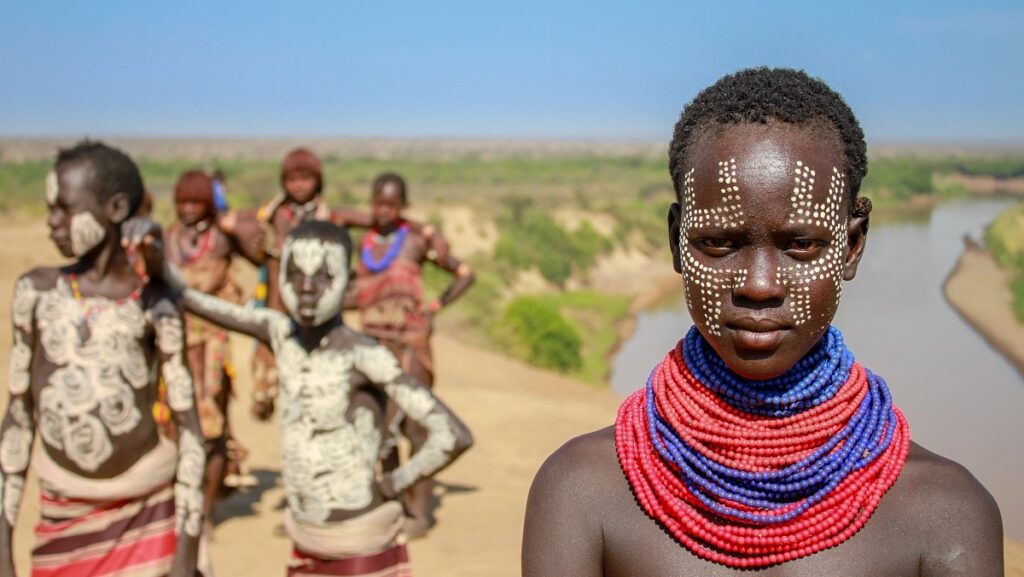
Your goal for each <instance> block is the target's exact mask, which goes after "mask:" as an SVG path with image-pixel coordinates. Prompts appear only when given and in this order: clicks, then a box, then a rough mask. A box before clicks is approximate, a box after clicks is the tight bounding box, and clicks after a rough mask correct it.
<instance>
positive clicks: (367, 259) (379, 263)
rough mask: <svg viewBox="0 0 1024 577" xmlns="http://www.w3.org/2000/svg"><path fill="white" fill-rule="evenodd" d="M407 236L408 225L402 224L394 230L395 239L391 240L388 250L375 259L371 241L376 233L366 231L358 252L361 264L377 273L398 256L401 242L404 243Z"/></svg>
mask: <svg viewBox="0 0 1024 577" xmlns="http://www.w3.org/2000/svg"><path fill="white" fill-rule="evenodd" d="M407 236H409V225H407V224H403V225H401V226H400V227H398V230H397V231H395V239H394V240H393V241H391V245H390V246H388V250H387V251H386V252H385V253H384V254H383V256H381V258H380V260H375V259H374V258H373V241H374V239H375V238H376V237H377V233H376V232H375V231H371V232H369V233H367V234H366V237H365V238H364V239H363V246H362V250H361V252H360V255H361V257H362V260H363V266H365V267H366V270H368V271H370V272H371V273H373V274H377V273H379V272H381V271H384V270H386V269H387V268H388V267H389V266H391V263H393V262H394V261H395V259H396V258H398V253H399V252H400V251H401V250H402V244H404V243H405V238H406V237H407Z"/></svg>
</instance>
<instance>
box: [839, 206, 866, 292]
mask: <svg viewBox="0 0 1024 577" xmlns="http://www.w3.org/2000/svg"><path fill="white" fill-rule="evenodd" d="M870 218H871V217H869V216H855V217H852V218H850V219H849V220H848V221H847V223H846V246H847V251H848V252H847V253H846V261H845V262H844V263H843V280H853V277H855V276H857V266H858V265H859V264H860V259H861V257H862V256H864V245H866V244H867V242H868V221H869V219H870Z"/></svg>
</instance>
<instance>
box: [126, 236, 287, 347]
mask: <svg viewBox="0 0 1024 577" xmlns="http://www.w3.org/2000/svg"><path fill="white" fill-rule="evenodd" d="M121 237H122V239H123V241H122V242H123V243H124V245H125V247H126V248H127V250H128V251H129V252H134V253H138V254H139V255H140V256H141V258H142V261H143V262H144V263H145V268H146V271H147V272H148V273H149V274H150V276H151V277H152V278H154V279H160V280H162V281H163V282H165V283H167V285H168V286H170V287H171V288H173V289H174V290H175V291H177V292H179V293H181V295H182V303H183V304H184V306H185V309H186V310H188V312H190V313H194V314H196V315H198V316H200V317H202V318H204V319H206V320H208V321H210V322H212V323H214V324H216V325H219V326H222V327H224V328H226V329H228V330H229V331H235V332H239V333H242V334H244V335H248V336H251V337H253V338H255V339H259V340H261V341H263V342H268V341H269V340H270V323H271V322H273V321H274V320H275V319H277V318H280V317H283V316H284V315H282V314H281V313H278V312H277V311H273V310H269V309H255V308H251V307H246V306H242V305H239V304H236V303H232V302H228V301H225V300H223V299H219V298H217V297H215V296H212V295H208V294H205V293H202V292H199V291H197V290H195V289H191V288H188V286H186V285H185V281H184V280H183V279H182V276H181V272H180V271H179V270H178V269H177V267H175V266H174V265H173V264H171V262H170V261H169V260H168V259H167V257H166V255H165V254H164V250H163V235H162V232H161V230H160V225H158V224H156V223H155V222H154V221H152V220H150V219H146V218H133V219H130V220H128V221H127V222H125V223H124V224H123V225H122V227H121Z"/></svg>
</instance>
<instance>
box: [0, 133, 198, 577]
mask: <svg viewBox="0 0 1024 577" xmlns="http://www.w3.org/2000/svg"><path fill="white" fill-rule="evenodd" d="M142 198H143V185H142V177H141V176H140V174H139V171H138V168H137V167H136V166H135V164H134V163H133V162H132V161H131V159H130V158H128V156H126V155H125V154H124V153H122V152H120V151H118V150H115V149H112V148H109V147H107V146H105V145H103V144H101V143H98V142H88V141H85V142H82V143H80V144H78V145H77V146H75V147H73V148H71V149H67V150H62V151H60V153H59V155H58V157H57V162H56V165H55V168H54V172H51V173H50V175H49V176H48V177H47V179H46V202H47V205H48V207H49V211H50V212H49V217H48V219H47V224H48V226H49V227H50V237H51V238H52V239H53V241H54V243H55V244H56V245H57V248H58V249H59V250H60V252H61V253H62V254H63V255H64V256H65V257H67V258H69V259H74V262H73V263H72V264H69V265H67V266H64V267H59V268H58V267H50V268H37V269H34V270H32V271H29V272H28V273H26V274H24V275H22V277H21V278H20V279H18V282H17V285H16V286H15V289H14V299H13V301H14V302H13V307H12V308H13V310H12V315H11V316H12V320H13V323H14V346H13V349H12V351H11V361H10V377H9V378H10V380H9V382H8V390H9V394H10V403H9V404H8V410H7V415H6V417H5V418H4V420H3V424H2V425H0V431H2V433H0V471H2V473H0V495H2V503H3V513H4V514H3V516H2V517H0V576H3V577H8V576H12V575H14V564H13V557H12V552H11V534H12V530H13V527H14V524H15V519H16V517H17V514H18V509H19V506H20V501H21V493H22V489H23V487H24V483H25V477H26V475H27V470H28V466H29V463H30V460H31V457H32V456H33V455H32V444H33V440H34V438H35V434H36V432H37V431H38V432H39V433H40V436H41V437H42V443H41V447H40V449H41V450H39V451H37V452H36V454H35V455H34V463H33V465H34V468H35V471H36V473H37V475H38V477H39V481H40V486H41V491H40V492H41V501H42V504H41V507H40V513H41V521H40V523H39V525H38V527H37V530H36V535H37V538H36V543H35V548H34V550H33V552H32V569H33V575H36V576H40V577H42V576H45V577H59V576H78V575H94V576H95V575H100V576H102V575H129V574H130V575H133V576H137V577H146V576H150V575H152V576H154V577H156V576H161V577H162V576H165V575H168V572H170V575H173V576H179V577H185V576H187V577H192V576H193V575H194V574H195V567H196V560H197V555H198V537H199V534H200V530H201V527H202V512H203V496H202V493H201V492H200V490H199V489H200V483H201V482H202V474H203V466H204V453H203V448H202V435H201V433H200V426H199V418H198V415H197V413H196V407H195V401H194V395H193V388H192V381H191V377H190V376H189V373H188V370H187V369H186V368H185V365H184V361H183V355H184V341H183V338H182V335H183V332H182V317H181V313H180V311H179V310H178V309H177V306H176V303H175V301H174V299H173V297H174V292H173V291H172V290H170V289H169V287H167V286H166V285H164V284H163V283H160V282H150V283H147V282H146V281H145V279H143V278H140V277H139V275H138V274H137V272H136V270H135V269H134V267H133V265H132V263H130V262H129V258H128V255H127V253H126V251H125V249H124V248H123V247H122V245H121V225H122V223H123V222H124V221H125V220H126V219H127V218H128V217H129V216H131V215H132V214H133V213H135V211H136V210H137V209H138V207H139V205H140V203H141V201H142ZM157 365H159V374H160V375H162V376H163V378H164V380H165V381H166V382H167V385H168V396H169V399H168V400H169V405H170V408H171V410H172V411H173V413H174V420H175V424H176V426H177V428H178V431H179V437H178V447H177V449H176V448H175V446H174V445H173V444H172V443H171V442H170V441H167V440H166V439H163V438H161V437H160V435H159V434H158V433H157V427H156V423H155V420H154V418H153V413H152V410H151V408H152V405H153V401H154V399H155V398H156V375H157V371H156V370H155V369H156V368H157Z"/></svg>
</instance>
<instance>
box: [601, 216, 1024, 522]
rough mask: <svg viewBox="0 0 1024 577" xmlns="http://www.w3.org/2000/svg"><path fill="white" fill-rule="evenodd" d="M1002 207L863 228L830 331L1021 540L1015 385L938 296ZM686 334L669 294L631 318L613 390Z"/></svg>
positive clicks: (1023, 426) (1020, 405)
mask: <svg viewBox="0 0 1024 577" xmlns="http://www.w3.org/2000/svg"><path fill="white" fill-rule="evenodd" d="M1012 203H1013V201H1007V200H1000V199H984V200H978V199H972V200H962V201H953V202H947V203H944V204H941V205H939V206H938V207H936V208H935V209H934V210H933V211H932V212H931V214H930V216H929V217H928V218H927V219H926V220H923V221H913V222H896V223H885V224H880V225H878V226H875V227H873V228H872V229H871V231H870V233H869V234H868V244H867V249H866V253H865V255H864V258H863V260H862V261H861V264H860V268H859V270H858V273H857V278H856V279H855V280H853V281H852V282H849V283H847V284H846V286H845V287H844V289H843V301H842V304H841V305H840V308H839V313H838V314H837V315H836V319H835V321H834V324H835V325H836V326H838V327H839V328H840V329H841V330H842V331H843V335H844V336H845V337H846V342H847V344H848V346H849V347H850V349H851V350H852V351H853V352H854V354H855V355H856V357H857V360H859V361H860V362H861V363H863V364H864V365H865V366H867V367H869V368H870V369H871V370H872V371H874V372H875V373H877V374H879V375H882V376H883V377H885V379H886V381H887V382H888V383H889V386H890V388H891V389H892V392H893V397H894V399H895V402H896V404H897V405H898V406H899V407H900V408H901V409H902V410H903V411H904V413H906V415H907V419H908V420H909V421H910V430H911V436H912V437H913V439H914V440H915V441H916V442H917V443H919V444H921V445H923V446H925V447H926V448H928V449H930V450H932V451H935V452H937V453H939V454H941V455H944V456H946V457H949V458H951V459H953V460H955V461H958V462H959V463H961V464H963V465H964V466H966V467H967V468H968V469H970V471H971V472H972V473H973V474H974V476H975V477H977V478H978V479H979V480H980V481H981V482H982V483H983V484H984V485H985V487H986V488H988V490H989V491H990V492H991V493H992V494H993V495H994V496H995V498H996V501H998V503H999V506H1000V509H1001V511H1002V514H1003V525H1004V527H1005V529H1006V532H1007V535H1008V536H1010V537H1012V538H1014V539H1017V540H1024V488H1022V487H1024V381H1022V379H1021V377H1020V374H1019V373H1017V371H1016V370H1015V369H1014V367H1012V366H1011V365H1010V364H1009V363H1008V362H1007V361H1006V360H1005V359H1004V358H1003V357H1002V356H1000V355H999V354H998V353H997V352H996V351H995V350H993V349H992V348H990V347H989V346H988V345H987V344H986V343H985V341H984V340H982V338H981V337H980V336H979V335H978V334H977V333H976V332H975V331H974V330H973V329H972V328H971V327H970V326H969V325H967V324H966V323H965V322H964V321H963V320H962V319H961V318H960V317H959V316H958V315H957V314H956V311H954V310H953V309H952V308H951V307H950V306H949V304H948V303H947V302H946V301H945V299H944V298H943V295H942V283H943V281H944V280H945V279H946V277H947V276H948V275H949V273H950V271H951V270H952V269H953V267H954V265H955V264H956V261H957V259H958V258H959V257H960V254H961V252H962V250H963V236H964V235H965V234H969V235H971V236H973V237H974V238H976V239H980V238H981V234H982V231H983V229H984V227H985V225H987V224H988V223H989V222H991V221H992V220H993V218H995V216H996V215H997V214H999V212H1000V211H1002V210H1003V209H1004V208H1006V207H1007V206H1009V205H1011V204H1012ZM1007 314H1010V312H1009V311H1007ZM690 324H691V321H690V317H689V315H688V314H687V312H686V307H685V306H684V304H683V302H682V294H681V291H680V297H679V299H678V301H676V302H675V303H673V304H672V305H670V306H667V307H666V306H662V307H660V308H656V309H652V310H645V311H641V312H640V314H639V315H638V316H637V319H636V330H635V332H634V333H633V335H632V336H631V337H630V338H629V339H628V340H626V341H625V342H624V343H623V344H622V346H621V348H620V349H619V353H618V354H617V355H616V357H615V359H614V361H613V364H612V373H611V385H612V388H613V390H615V391H616V392H617V393H619V394H621V395H626V394H628V393H629V392H631V391H633V390H634V389H636V388H638V387H641V386H643V385H644V380H645V379H646V377H647V374H648V373H649V372H650V369H651V367H652V366H653V365H654V364H655V363H657V362H658V361H660V360H661V358H662V357H663V356H664V354H665V352H666V351H667V350H668V349H670V348H671V347H672V345H673V343H675V341H676V340H678V339H679V338H680V336H681V335H683V334H684V333H685V331H686V329H687V328H689V326H690Z"/></svg>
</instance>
